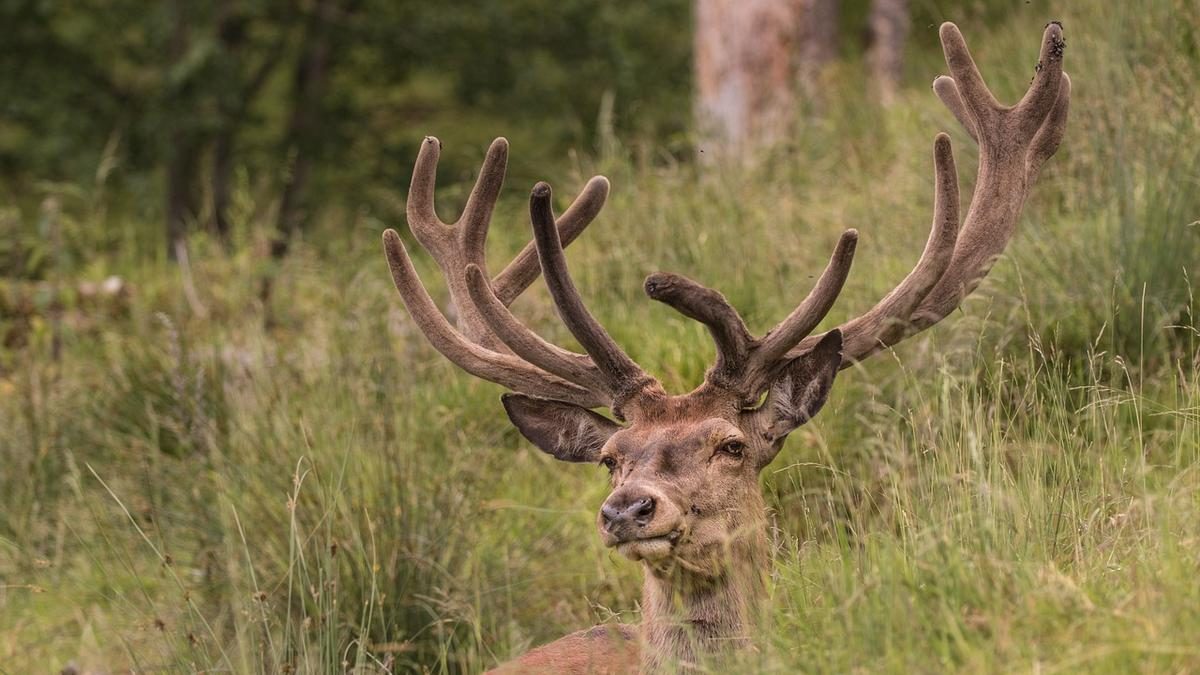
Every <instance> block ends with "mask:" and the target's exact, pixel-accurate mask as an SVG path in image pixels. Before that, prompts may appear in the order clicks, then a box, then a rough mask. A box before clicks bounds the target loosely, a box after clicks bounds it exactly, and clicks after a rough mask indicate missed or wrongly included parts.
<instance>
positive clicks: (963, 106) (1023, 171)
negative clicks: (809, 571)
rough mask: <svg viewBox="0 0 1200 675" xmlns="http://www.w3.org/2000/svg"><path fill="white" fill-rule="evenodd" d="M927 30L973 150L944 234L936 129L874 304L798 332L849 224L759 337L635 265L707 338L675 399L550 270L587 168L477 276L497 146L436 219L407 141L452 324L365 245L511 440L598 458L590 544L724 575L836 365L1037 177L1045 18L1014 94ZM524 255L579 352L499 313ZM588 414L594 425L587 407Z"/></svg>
mask: <svg viewBox="0 0 1200 675" xmlns="http://www.w3.org/2000/svg"><path fill="white" fill-rule="evenodd" d="M941 40H942V46H943V49H944V51H945V55H946V63H947V65H948V66H949V69H950V72H951V75H952V77H945V76H943V77H939V78H938V79H937V80H935V82H934V91H935V92H936V93H937V95H938V96H939V97H940V98H941V99H942V101H943V102H944V103H945V104H946V105H947V107H948V108H949V109H950V110H951V111H952V112H953V113H954V115H955V116H956V117H957V118H958V120H959V121H960V122H961V123H962V124H963V125H964V127H965V128H966V130H967V132H968V133H969V134H970V135H971V137H972V138H974V139H975V140H976V141H977V142H978V143H979V145H980V152H979V157H980V160H979V161H980V166H979V172H978V181H977V184H976V186H975V191H974V196H973V199H972V201H971V204H970V207H969V208H968V210H967V214H966V217H965V219H964V220H963V222H962V226H961V228H960V226H959V195H958V179H957V173H956V169H955V166H954V157H953V153H952V151H951V146H950V139H949V137H948V136H947V135H945V134H938V135H937V137H936V138H935V140H934V143H933V167H934V199H933V214H934V215H933V224H932V227H931V230H930V234H929V238H928V240H927V242H926V245H925V249H924V252H923V253H922V255H921V257H920V259H919V260H918V261H917V263H916V265H915V266H914V267H913V269H912V271H911V272H910V273H909V274H908V276H907V277H905V278H904V279H903V280H902V281H901V282H900V283H899V284H898V285H897V286H896V287H895V288H894V289H893V290H892V291H891V292H890V293H888V294H887V296H886V297H884V298H883V299H882V300H880V301H879V302H878V303H877V304H876V305H875V306H874V307H873V308H871V309H870V310H869V311H867V312H866V313H864V314H862V315H860V316H858V317H856V318H854V319H852V320H850V321H847V322H846V323H844V324H842V325H840V326H838V327H837V328H834V329H832V330H830V331H828V332H825V333H822V334H818V335H812V334H811V333H812V332H813V330H814V329H815V328H816V327H817V325H818V324H819V323H820V322H821V320H822V319H823V318H824V317H825V314H826V313H827V312H828V311H829V309H830V308H831V307H832V305H833V303H834V301H835V300H836V299H837V296H838V294H839V292H840V291H841V289H842V285H843V284H844V282H845V281H846V278H847V275H848V274H849V271H850V264H851V261H852V259H853V257H854V249H855V244H856V242H857V237H858V235H857V233H856V232H855V231H854V230H848V231H846V232H845V233H844V234H843V235H842V237H841V239H840V240H839V242H838V244H837V246H836V248H835V250H834V252H833V255H832V257H831V258H830V261H829V263H828V265H827V267H826V268H825V270H824V272H823V273H822V274H821V276H820V278H819V280H818V281H817V283H816V285H815V286H814V288H813V289H812V290H811V292H810V293H809V294H808V296H807V297H806V298H805V299H804V300H803V301H802V302H801V303H800V304H799V305H798V306H797V307H796V309H795V310H793V311H792V313H791V314H789V315H788V316H787V317H786V318H784V319H783V321H781V322H779V324H778V325H776V326H775V327H774V328H772V329H771V330H769V331H767V332H766V333H765V334H764V335H763V336H762V337H754V336H753V335H752V334H751V333H750V331H749V330H748V329H747V327H746V324H745V322H744V321H743V320H742V318H741V317H740V315H739V314H738V312H737V311H736V310H735V309H734V308H733V307H732V306H731V305H730V304H729V303H728V302H727V301H726V300H725V298H724V297H723V296H722V295H721V294H720V293H718V292H716V291H714V290H712V289H709V288H706V287H705V286H703V285H701V284H699V283H697V282H695V281H692V280H690V279H687V278H685V277H682V276H679V275H675V274H666V273H659V274H654V275H651V276H650V277H649V278H648V279H646V282H645V291H646V293H647V295H649V296H650V297H651V298H653V299H654V300H658V301H660V302H663V303H666V304H668V305H670V306H671V307H673V308H674V309H676V310H678V311H679V312H680V313H682V314H684V315H685V316H688V317H690V318H692V319H695V320H697V321H699V322H701V323H703V324H704V325H705V326H706V327H707V328H708V330H709V332H710V334H711V335H712V338H713V341H714V343H715V345H716V354H717V356H716V360H715V363H714V364H713V366H712V367H711V368H710V369H709V370H708V372H707V374H706V377H705V380H704V383H703V384H701V385H700V386H699V387H698V388H696V389H695V390H693V391H692V392H690V393H687V394H683V395H669V394H667V393H666V392H665V391H664V390H663V387H662V386H661V385H660V384H659V382H658V380H656V379H655V378H654V377H652V376H650V375H649V374H647V373H646V371H644V370H643V369H642V368H641V367H640V366H638V365H637V364H636V363H635V362H634V361H633V360H632V359H630V358H629V356H628V355H626V353H625V352H624V351H623V350H622V349H621V348H620V347H619V346H618V345H617V344H616V343H615V342H614V341H613V340H612V338H611V337H610V336H609V335H608V333H607V332H606V331H605V329H604V328H603V327H602V326H601V325H600V324H599V323H598V322H597V321H596V320H595V318H594V317H593V316H592V315H591V314H590V313H589V312H588V310H587V308H586V307H585V306H584V303H583V301H582V300H581V298H580V296H579V292H578V291H577V289H576V288H575V285H574V283H573V282H572V280H571V276H570V274H569V272H568V269H567V264H566V257H565V255H564V252H563V247H564V246H565V245H566V244H568V243H570V241H571V240H572V239H573V238H574V237H575V236H577V235H578V234H579V232H580V231H582V229H583V228H584V227H586V226H587V224H588V223H589V222H590V221H591V219H592V218H593V217H594V216H595V215H596V213H597V212H598V211H599V208H600V206H601V205H602V204H603V201H604V198H605V196H606V194H607V190H608V183H607V181H606V180H605V179H603V178H601V177H596V178H593V179H592V180H591V181H589V183H588V184H587V186H586V187H585V188H584V190H583V192H582V194H581V196H580V197H579V198H578V199H577V200H576V202H575V204H573V205H572V206H571V208H570V209H568V210H567V211H566V212H565V213H564V215H563V217H562V218H560V219H559V220H558V221H557V222H556V220H555V217H554V214H553V212H552V210H551V201H552V200H551V190H550V186H548V185H546V184H545V183H539V184H538V185H537V186H535V187H534V188H533V191H532V194H531V196H530V220H531V223H532V226H533V235H534V240H533V242H531V244H530V245H528V246H527V247H526V249H525V250H524V251H523V252H522V253H521V254H520V255H519V256H518V257H517V258H516V259H515V260H514V261H513V262H512V263H511V264H510V265H509V266H508V267H507V268H506V269H505V270H504V271H503V272H501V273H500V274H499V275H497V276H496V277H494V278H489V276H488V274H487V271H486V270H487V268H486V261H485V260H484V256H483V249H484V240H485V238H486V234H487V227H488V221H489V219H490V216H491V211H492V206H493V204H494V202H495V199H496V196H497V194H498V192H499V189H500V184H501V182H502V181H503V175H504V164H505V161H506V158H507V148H508V146H507V143H506V142H505V141H504V140H503V139H497V141H495V142H494V143H493V144H492V147H491V149H490V150H489V152H488V156H487V158H486V159H485V161H484V165H483V169H482V171H481V172H480V177H479V180H478V182H477V184H476V187H475V190H474V191H473V192H472V194H471V197H470V199H469V200H468V203H467V206H466V209H465V211H464V214H463V216H462V218H461V219H460V220H459V222H458V223H457V224H456V225H453V226H452V225H447V224H445V223H442V222H441V221H440V220H438V218H437V216H436V215H435V213H434V209H433V183H434V173H435V170H436V164H437V157H438V152H439V149H440V146H439V144H438V142H437V140H436V139H433V138H429V139H426V141H425V143H424V145H423V146H422V149H421V153H420V156H419V157H418V159H417V165H416V170H415V172H414V176H413V183H412V189H411V191H410V196H409V205H408V218H409V224H410V226H411V228H412V230H413V233H414V234H415V235H416V237H417V239H418V240H419V241H420V242H421V243H422V245H423V246H424V247H425V248H426V249H428V250H429V251H430V252H431V254H432V255H433V256H434V258H435V259H436V260H437V262H438V264H439V266H440V268H441V270H442V272H443V273H444V275H445V276H446V279H447V286H448V288H449V291H450V295H451V299H452V301H453V303H454V305H455V307H456V308H457V309H458V328H457V329H456V328H455V327H453V326H451V325H450V323H449V322H448V321H447V320H446V318H445V317H444V316H443V315H442V314H441V313H440V312H439V311H438V310H437V308H436V305H435V304H434V303H433V301H432V300H431V299H430V297H429V295H428V294H427V293H426V291H425V289H424V287H423V286H422V284H421V282H420V280H419V279H418V278H417V275H416V272H415V270H414V269H413V266H412V263H411V261H410V260H409V258H408V254H407V252H406V251H405V248H404V245H403V243H402V242H401V239H400V236H399V235H398V234H397V233H396V232H395V231H393V230H388V231H387V232H385V233H384V245H385V249H386V252H387V257H388V261H389V263H390V266H391V270H392V275H393V279H394V280H395V283H396V287H397V289H398V290H399V291H400V294H401V296H402V297H403V299H404V302H405V304H406V305H407V307H408V309H409V311H410V312H411V314H412V315H413V317H414V319H415V320H416V323H417V325H418V326H420V328H421V329H422V331H423V332H424V333H425V335H426V336H427V337H428V338H429V340H430V342H431V343H432V344H433V346H434V347H435V348H437V349H438V350H439V351H440V352H441V353H442V354H444V355H445V356H446V357H447V358H449V359H450V360H451V361H453V362H454V363H456V364H458V365H459V366H460V367H462V368H463V369H465V370H467V371H468V372H470V373H472V374H474V375H476V376H479V377H482V378H484V379H487V380H490V381H492V382H496V383H499V384H501V385H503V386H505V387H507V388H509V389H512V390H513V391H514V392H517V393H512V394H506V395H505V396H504V397H503V402H504V408H505V410H506V411H507V412H508V416H509V418H510V419H511V420H512V422H513V424H515V425H516V427H517V428H518V429H519V430H520V431H521V433H522V434H523V435H524V436H525V437H526V438H527V439H529V440H530V441H531V442H532V443H534V444H535V445H536V446H537V447H538V448H540V449H541V450H543V451H545V452H546V453H548V454H550V455H552V456H554V457H555V458H557V459H560V460H563V461H567V462H588V463H596V464H601V465H603V466H604V467H606V468H607V469H608V470H609V472H610V473H611V480H612V492H611V494H610V495H609V496H608V498H607V499H606V500H605V501H604V504H603V505H602V506H601V508H600V511H599V514H598V516H597V525H598V527H599V530H600V536H601V538H602V539H603V541H604V543H605V544H606V545H608V546H611V547H614V548H616V549H617V550H618V551H620V552H621V553H622V554H624V555H626V556H628V557H630V558H633V559H635V560H641V561H645V562H646V563H647V567H648V569H649V570H650V571H651V572H653V573H663V572H667V571H670V570H674V569H683V570H687V571H690V572H692V573H695V574H698V575H700V576H702V577H715V576H719V575H721V574H722V573H724V571H725V570H726V563H727V561H728V560H730V559H731V556H730V555H728V552H729V551H730V550H734V549H738V548H739V547H741V546H742V545H743V544H744V543H747V542H754V541H757V540H760V539H761V538H762V536H763V528H762V527H761V524H762V521H763V517H764V516H763V501H762V495H761V491H760V488H759V480H758V476H759V473H760V472H761V471H762V469H763V468H764V467H766V466H767V465H769V464H770V463H771V461H772V460H774V459H775V457H776V456H777V455H778V454H779V451H780V449H781V447H782V446H783V443H784V440H785V439H786V438H787V435H788V434H789V433H790V432H792V431H793V430H795V429H796V428H797V427H799V426H800V425H802V424H804V423H806V422H807V421H808V420H810V419H812V418H813V417H814V416H815V415H816V414H817V413H818V412H819V411H820V410H821V407H822V406H823V405H824V403H825V400H826V398H827V396H828V394H829V390H830V387H831V386H832V385H833V381H834V378H835V376H836V375H837V373H838V371H839V370H840V369H842V368H845V367H846V366H849V365H851V364H853V363H856V362H859V361H862V360H863V359H866V358H867V357H869V356H870V355H872V354H874V353H876V352H878V351H880V350H882V349H885V348H888V347H890V346H892V345H894V344H896V343H898V342H900V341H901V340H903V339H904V338H906V337H908V336H910V335H912V334H914V333H916V332H918V331H920V330H923V329H925V328H927V327H929V326H931V325H933V324H935V323H937V322H938V321H940V320H942V319H943V318H945V317H946V316H947V315H948V314H950V313H951V312H952V311H953V310H954V309H955V308H956V307H958V306H959V304H960V303H961V301H962V299H963V298H964V297H965V296H966V295H967V294H968V293H970V292H971V291H972V290H973V289H974V288H975V287H976V286H977V285H978V283H979V281H980V279H982V277H983V276H984V275H986V274H987V272H988V270H989V269H990V267H991V265H992V264H993V262H994V261H995V259H996V257H997V256H999V255H1000V254H1001V253H1002V252H1003V250H1004V248H1005V245H1006V244H1007V242H1008V241H1009V239H1010V238H1011V236H1012V233H1013V230H1014V228H1015V226H1016V221H1017V218H1018V216H1019V214H1020V211H1021V207H1022V206H1023V204H1024V201H1025V198H1026V197H1027V195H1028V194H1029V191H1030V189H1031V187H1032V185H1033V182H1034V180H1035V178H1036V175H1037V173H1038V170H1039V169H1040V168H1041V166H1042V164H1043V163H1044V162H1045V161H1046V159H1048V158H1049V157H1050V156H1051V155H1052V154H1053V153H1054V151H1055V150H1056V149H1057V147H1058V145H1059V142H1060V141H1061V140H1062V137H1063V132H1064V129H1065V125H1066V118H1067V110H1068V106H1069V99H1070V80H1069V79H1068V78H1067V76H1066V74H1065V73H1063V72H1062V54H1063V46H1064V42H1063V38H1062V27H1061V26H1060V25H1058V24H1057V23H1052V24H1050V25H1048V26H1047V27H1046V30H1045V32H1044V34H1043V39H1042V47H1041V55H1040V60H1039V63H1038V68H1037V70H1036V73H1035V75H1034V78H1033V82H1032V84H1031V85H1030V87H1029V90H1028V92H1027V93H1026V94H1025V96H1024V97H1023V98H1022V99H1021V101H1020V102H1019V103H1017V104H1016V105H1014V106H1004V105H1001V104H1000V103H998V102H997V101H996V99H995V98H994V97H993V96H992V94H991V92H990V91H989V90H988V89H987V87H986V85H985V84H984V82H983V79H982V77H981V76H980V74H979V71H978V70H977V69H976V67H975V63H974V61H973V60H972V58H971V56H970V53H969V52H968V51H967V47H966V45H965V43H964V42H963V39H962V36H961V34H960V33H959V32H958V29H957V28H956V27H955V26H954V25H953V24H949V23H947V24H944V25H943V26H942V28H941ZM539 265H540V271H541V273H542V275H543V276H544V278H545V282H546V286H547V288H548V289H549V291H550V294H551V296H552V298H553V300H554V303H555V305H556V306H557V308H558V311H559V315H560V316H561V318H562V320H563V322H564V323H565V324H566V326H567V328H568V329H569V330H570V331H571V333H572V334H573V335H574V336H575V338H576V339H577V340H578V341H579V343H580V345H582V347H583V348H584V350H585V351H586V354H579V353H574V352H571V351H567V350H564V349H562V348H560V347H557V346H555V345H552V344H550V343H548V342H546V341H545V340H543V339H542V338H541V337H539V336H538V335H536V334H535V333H534V332H533V331H531V330H530V329H529V328H527V327H526V326H525V325H524V324H522V323H521V322H520V321H519V320H517V319H516V318H515V317H514V316H513V315H512V313H511V312H510V311H509V310H508V305H509V304H510V303H511V302H512V301H513V300H514V299H515V298H516V297H517V296H518V295H519V294H520V293H521V292H522V291H523V290H524V289H525V288H526V287H527V286H528V285H529V284H530V283H531V282H532V281H533V280H534V279H535V278H536V276H537V274H538V266H539ZM602 407H607V408H608V409H609V410H610V411H611V414H612V418H609V417H606V416H603V415H601V414H599V413H596V412H594V411H593V409H594V408H602ZM751 548H754V547H753V546H751ZM732 557H734V558H736V557H737V556H732Z"/></svg>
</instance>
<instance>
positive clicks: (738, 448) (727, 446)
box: [717, 439, 746, 457]
mask: <svg viewBox="0 0 1200 675" xmlns="http://www.w3.org/2000/svg"><path fill="white" fill-rule="evenodd" d="M717 452H723V453H725V454H726V455H729V456H730V457H741V456H742V454H743V453H744V452H746V444H745V443H743V442H741V441H739V440H737V439H732V440H728V441H725V442H724V443H722V444H721V445H719V446H717Z"/></svg>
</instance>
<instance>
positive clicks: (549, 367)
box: [467, 265, 607, 391]
mask: <svg viewBox="0 0 1200 675" xmlns="http://www.w3.org/2000/svg"><path fill="white" fill-rule="evenodd" d="M467 288H468V289H469V290H470V291H471V300H472V301H474V303H475V306H476V307H477V308H478V309H479V313H480V314H482V315H483V318H484V320H485V321H487V323H488V325H489V326H490V327H491V328H492V330H493V331H494V332H495V333H496V336H497V337H499V338H500V340H501V341H502V342H503V343H504V344H505V345H506V346H507V347H508V348H509V349H511V350H513V353H515V354H516V355H517V356H519V357H521V358H523V359H525V360H526V361H528V362H529V363H532V364H533V365H535V366H537V367H538V368H541V369H542V370H545V371H547V372H549V373H553V374H555V375H558V376H559V377H561V378H563V379H566V380H568V381H570V382H578V383H579V384H581V385H583V386H585V387H587V388H589V389H592V390H595V391H604V390H605V389H607V384H606V382H605V380H604V377H603V376H602V375H601V374H600V371H599V369H597V368H596V364H595V363H593V362H592V359H590V358H589V357H587V356H584V355H583V354H576V353H575V352H572V351H569V350H566V349H563V348H561V347H559V346H557V345H554V344H551V343H549V342H547V341H545V340H543V339H542V338H541V336H539V335H538V334H537V333H534V332H533V331H532V330H530V329H529V328H528V327H527V326H525V324H523V323H521V322H520V321H519V320H518V319H517V318H516V317H515V316H513V314H512V312H510V311H509V310H508V307H505V306H504V303H503V302H502V301H501V300H500V298H499V297H497V296H496V293H495V292H494V290H493V289H492V287H491V286H489V285H488V281H487V277H486V276H484V274H483V270H481V269H479V267H478V266H476V265H467Z"/></svg>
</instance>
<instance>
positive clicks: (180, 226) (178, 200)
mask: <svg viewBox="0 0 1200 675" xmlns="http://www.w3.org/2000/svg"><path fill="white" fill-rule="evenodd" d="M170 138H171V156H170V158H169V160H168V162H167V204H166V216H167V256H168V257H169V258H170V259H171V260H175V259H176V252H177V251H178V250H179V247H180V246H186V245H187V233H188V228H189V227H190V226H191V224H192V223H193V222H195V220H196V217H197V216H198V214H199V208H198V206H197V202H198V200H197V198H196V193H197V189H196V179H197V175H198V173H199V171H198V166H197V165H198V162H199V158H198V156H199V154H200V153H199V150H200V148H199V147H198V146H197V144H196V142H195V139H193V138H191V137H190V134H188V133H187V132H186V131H181V130H176V131H174V132H173V133H172V134H171V136H170Z"/></svg>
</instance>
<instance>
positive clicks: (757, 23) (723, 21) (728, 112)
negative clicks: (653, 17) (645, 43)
mask: <svg viewBox="0 0 1200 675" xmlns="http://www.w3.org/2000/svg"><path fill="white" fill-rule="evenodd" d="M837 9H838V6H837V0H696V4H695V26H696V27H695V36H694V39H695V47H694V59H695V75H696V114H697V117H698V122H699V129H700V132H701V135H702V137H704V138H705V144H704V148H705V149H706V150H711V151H712V152H713V153H714V154H717V155H729V154H735V155H740V154H745V153H746V152H748V151H752V150H754V149H758V148H761V147H763V146H767V145H770V144H771V143H773V142H775V141H778V140H779V139H780V138H781V137H782V135H783V134H784V133H785V132H786V131H787V129H788V127H789V126H790V123H791V121H792V118H793V116H794V115H795V110H796V102H797V97H799V96H803V95H805V94H806V93H810V92H811V91H812V87H811V86H804V85H805V83H808V84H810V85H811V84H812V83H813V82H815V81H816V80H817V78H818V76H819V74H820V70H821V68H822V67H823V66H824V65H825V64H827V63H828V62H829V61H831V60H832V59H833V57H834V55H835V54H836V51H837V47H836V44H837V43H836V35H837V31H836V27H837Z"/></svg>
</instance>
